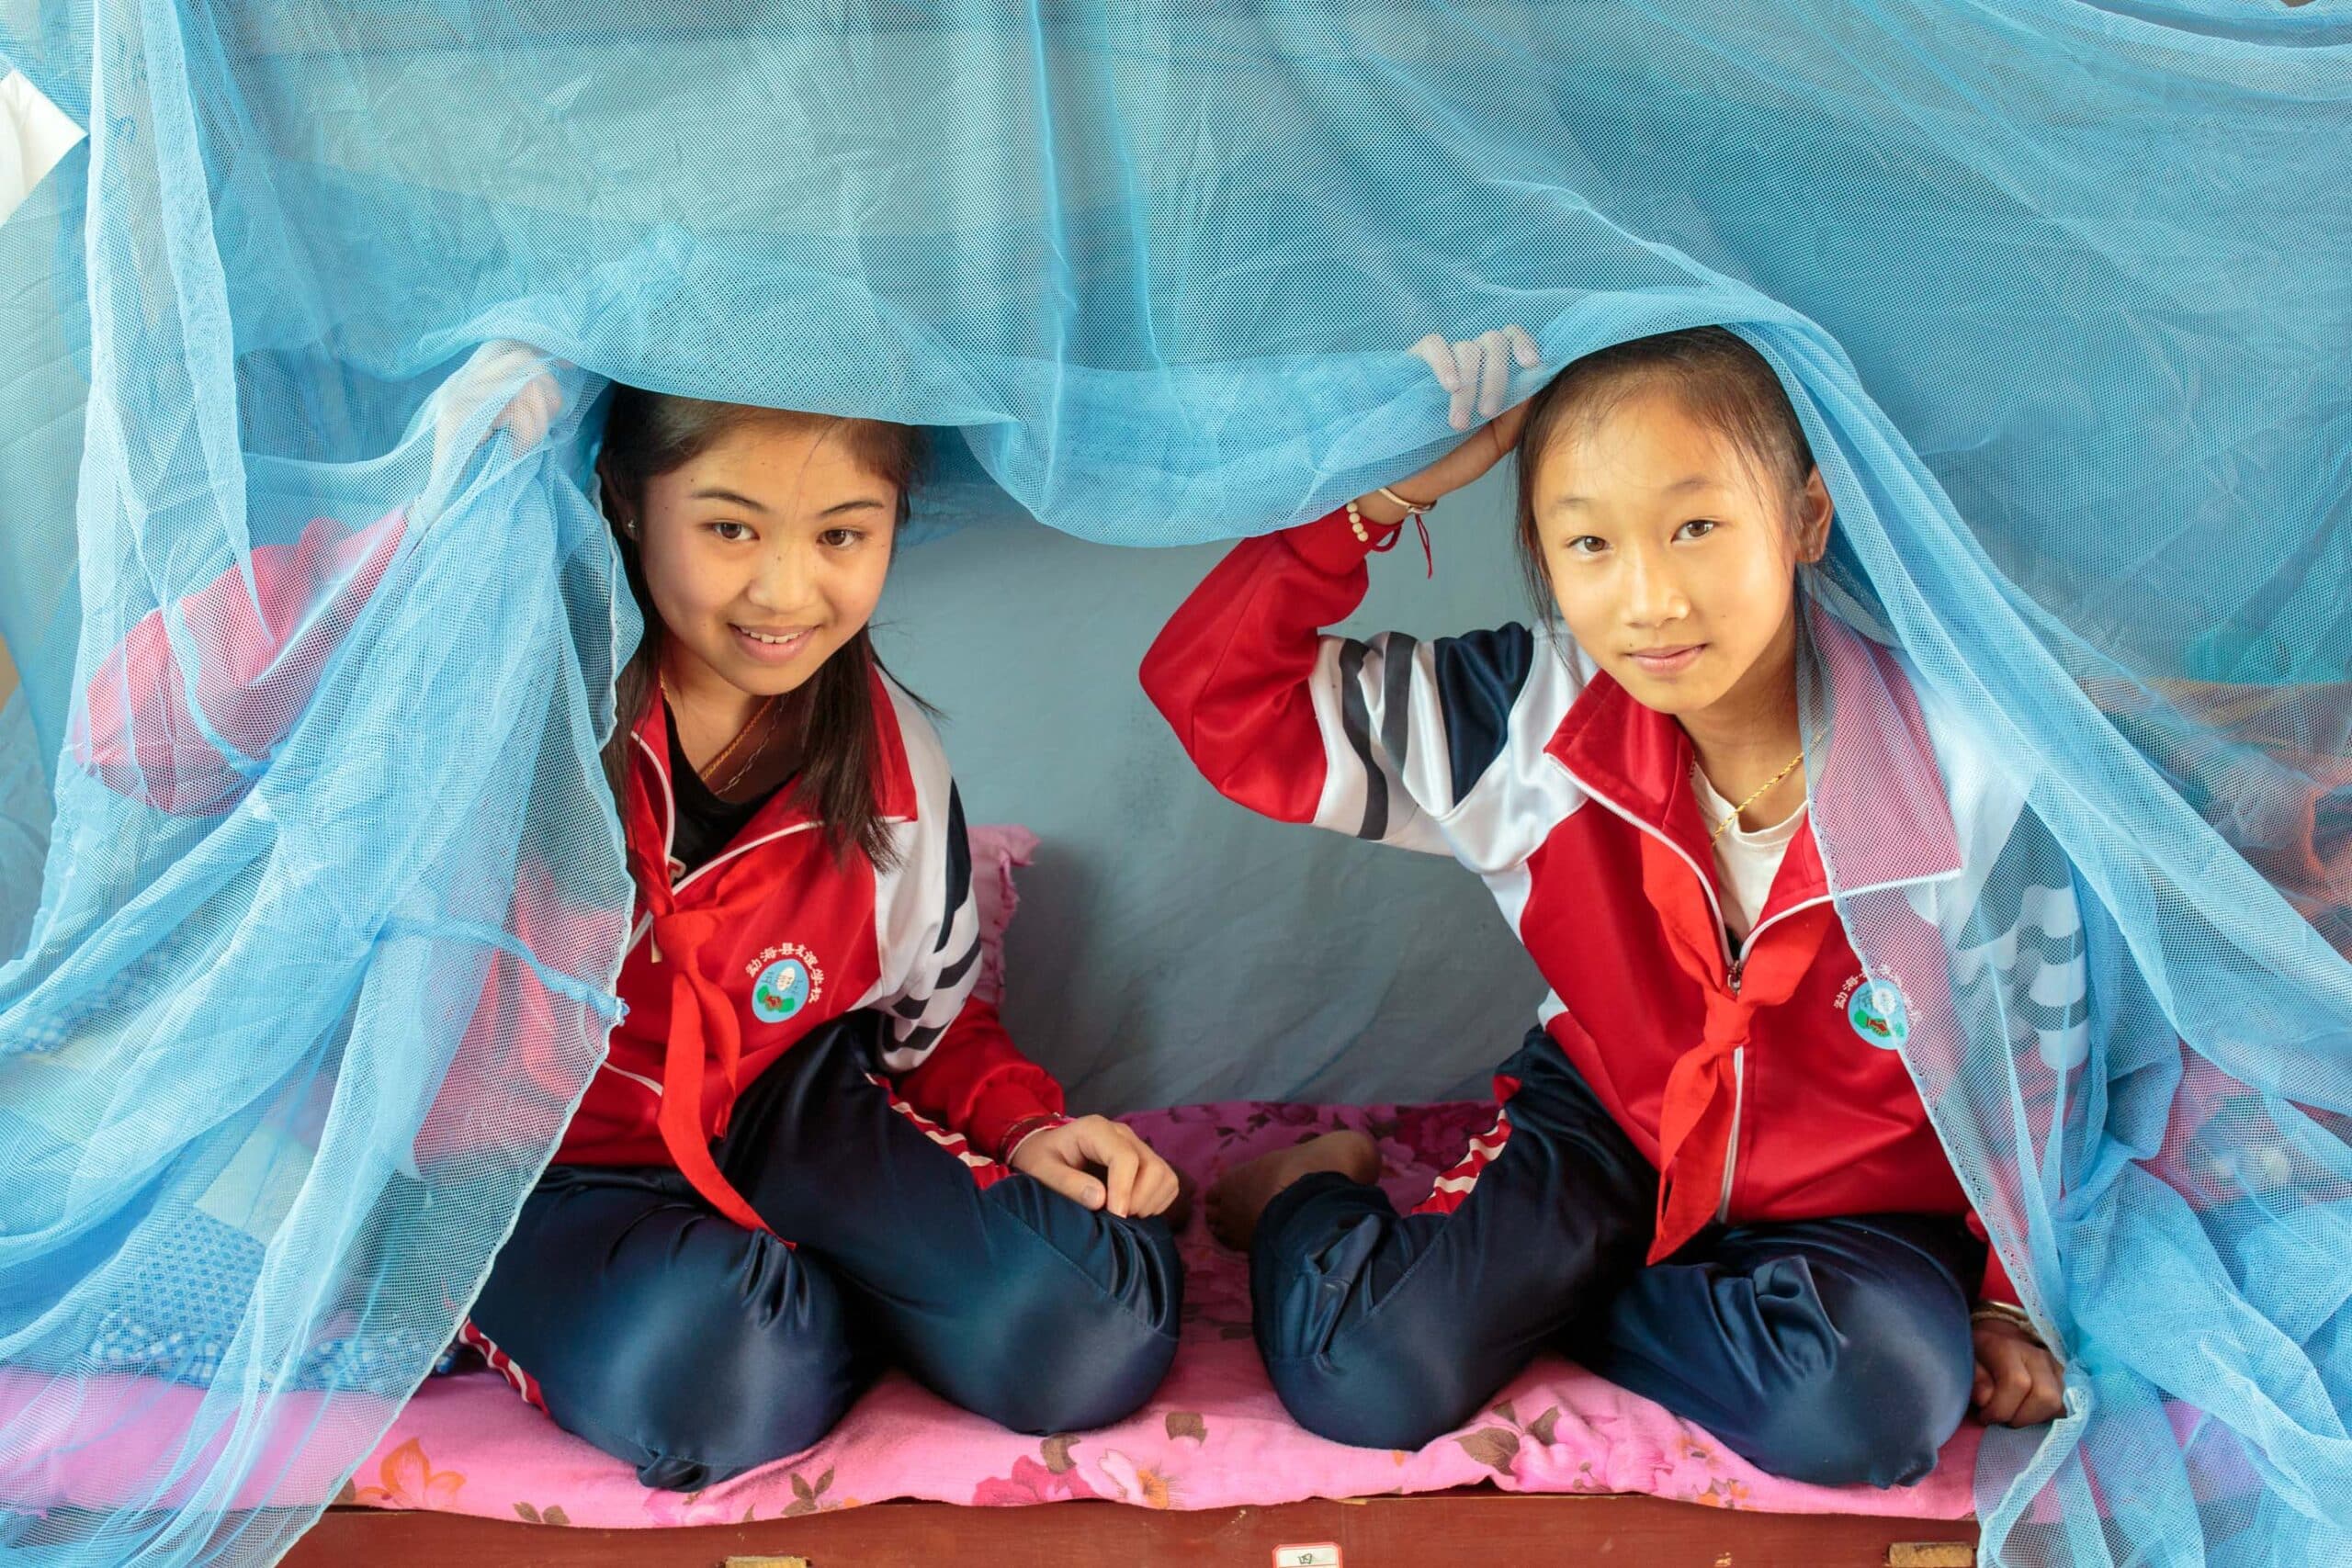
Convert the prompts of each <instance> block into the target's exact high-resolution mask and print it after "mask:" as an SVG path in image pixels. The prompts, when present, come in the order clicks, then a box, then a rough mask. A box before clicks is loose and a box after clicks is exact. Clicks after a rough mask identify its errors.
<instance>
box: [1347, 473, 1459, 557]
mask: <svg viewBox="0 0 2352 1568" xmlns="http://www.w3.org/2000/svg"><path fill="white" fill-rule="evenodd" d="M1373 493H1374V495H1384V496H1386V497H1387V498H1388V499H1389V500H1391V501H1393V502H1396V503H1397V505H1399V506H1401V507H1403V508H1404V509H1405V515H1404V516H1402V517H1399V518H1398V519H1397V521H1396V522H1394V523H1387V524H1383V525H1380V527H1381V531H1382V532H1383V533H1385V532H1387V531H1388V530H1389V529H1390V528H1402V527H1403V526H1404V525H1406V524H1407V523H1408V522H1411V521H1413V520H1414V519H1416V518H1419V517H1424V516H1427V515H1428V514H1429V513H1432V512H1435V511H1436V510H1437V502H1434V501H1430V502H1419V501H1407V500H1406V499H1405V498H1404V497H1403V496H1401V495H1398V494H1397V492H1396V491H1393V490H1390V489H1389V488H1388V487H1387V486H1386V485H1382V486H1381V487H1380V488H1379V489H1378V490H1376V491H1373ZM1348 526H1349V528H1351V530H1353V531H1354V533H1355V536H1356V540H1357V542H1358V543H1359V544H1365V545H1368V544H1370V543H1372V533H1371V531H1370V530H1369V529H1367V528H1366V527H1365V526H1364V521H1363V511H1362V510H1361V509H1359V508H1358V507H1357V505H1356V503H1355V502H1352V501H1351V502H1348Z"/></svg>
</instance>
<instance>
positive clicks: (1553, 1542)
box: [285, 1487, 1976, 1568]
mask: <svg viewBox="0 0 2352 1568" xmlns="http://www.w3.org/2000/svg"><path fill="white" fill-rule="evenodd" d="M1975 1541H1976V1526H1975V1524H1974V1523H1973V1521H1969V1520H1953V1519H1894V1518H1869V1517H1858V1516H1855V1515H1850V1514H1765V1513H1746V1512H1726V1511H1724V1510H1723V1509H1720V1508H1708V1507H1701V1506H1696V1505H1694V1504H1690V1503H1669V1502H1667V1501H1665V1500H1663V1499H1661V1498H1657V1497H1641V1496H1561V1495H1530V1494H1526V1493H1507V1492H1498V1491H1495V1490H1493V1489H1492V1488H1487V1487H1479V1488H1472V1489H1465V1490H1462V1491H1456V1492H1437V1493H1430V1494H1427V1495H1419V1496H1410V1497H1367V1498H1357V1499H1353V1500H1351V1501H1348V1502H1333V1501H1327V1500H1317V1501H1313V1502H1306V1503H1287V1504H1283V1505H1282V1506H1277V1507H1266V1508H1212V1509H1205V1510H1203V1511H1200V1512H1197V1513H1190V1512H1173V1511H1171V1512H1155V1511H1153V1510H1150V1509H1146V1508H1134V1507H1128V1506H1124V1505H1122V1504H1117V1503H1103V1502H1070V1503H1048V1504H1045V1505H1042V1506H1036V1507H1027V1508H964V1507H957V1506H954V1505H952V1504H946V1503H876V1504H870V1505H868V1506H865V1507H861V1508H853V1509H843V1510H842V1511H840V1512H837V1513H824V1514H815V1515H810V1516H808V1517H801V1518H793V1519H763V1520H761V1521H759V1522H758V1523H755V1524H746V1525H714V1526H702V1527H696V1528H693V1529H551V1528H548V1527H547V1526H540V1525H529V1524H525V1523H522V1522H520V1521H515V1522H508V1521H504V1520H498V1519H481V1518H472V1517H467V1516H465V1515H460V1514H424V1513H385V1512H381V1511H379V1510H376V1509H372V1508H334V1509H330V1510H329V1511H328V1512H327V1514H326V1517H323V1518H322V1519H321V1520H320V1521H319V1524H318V1526H317V1528H316V1529H312V1530H311V1532H310V1534H308V1535H307V1536H305V1537H303V1538H302V1540H301V1541H300V1543H299V1544H298V1545H297V1546H296V1547H295V1548H294V1550H293V1551H292V1552H291V1553H290V1554H288V1556H287V1558H286V1559H285V1562H286V1564H287V1565H288V1568H867V1565H869V1564H891V1565H897V1564H907V1565H910V1568H917V1565H920V1568H930V1565H933V1564H936V1565H938V1568H989V1565H992V1564H998V1563H1008V1564H1013V1565H1015V1568H1060V1565H1061V1564H1064V1563H1078V1564H1085V1565H1088V1568H1221V1565H1223V1564H1226V1563H1237V1564H1246V1565H1248V1568H1408V1565H1409V1568H1454V1565H1456V1564H1464V1565H1468V1564H1476V1565H1480V1568H1521V1565H1529V1568H1534V1565H1549V1564H1554V1563H1584V1562H1596V1563H1609V1564H1623V1568H1973V1564H1974V1563H1975V1561H1976V1550H1975ZM1317 1545H1325V1546H1326V1547H1327V1550H1326V1551H1324V1552H1322V1553H1319V1554H1303V1553H1301V1552H1299V1551H1291V1552H1288V1553H1285V1554H1284V1557H1283V1559H1282V1560H1278V1559H1277V1557H1276V1553H1277V1552H1278V1551H1282V1549H1283V1548H1294V1549H1295V1548H1306V1547H1312V1546H1317ZM1330 1549H1336V1550H1335V1551H1334V1550H1330Z"/></svg>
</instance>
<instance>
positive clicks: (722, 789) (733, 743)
mask: <svg viewBox="0 0 2352 1568" xmlns="http://www.w3.org/2000/svg"><path fill="white" fill-rule="evenodd" d="M662 697H663V698H664V699H665V700H666V701H667V702H668V703H669V705H670V711H671V712H673V713H675V712H677V710H678V694H677V693H675V692H673V691H672V690H671V689H670V681H669V678H668V677H667V676H664V677H662ZM773 706H775V697H774V696H773V695H769V696H765V697H762V698H761V699H760V705H759V706H758V707H755V708H753V709H752V716H751V717H749V718H747V719H745V720H744V721H743V728H741V729H739V730H737V731H736V732H735V739H732V740H729V742H728V743H727V747H726V749H725V750H722V751H720V752H719V753H718V756H716V757H713V758H712V759H711V760H710V761H707V762H705V763H704V764H703V765H702V766H701V767H700V768H699V769H697V770H696V772H697V773H699V774H700V776H701V778H702V780H703V782H704V783H705V784H709V785H710V793H711V794H713V795H724V794H725V793H726V792H727V790H728V788H729V787H730V786H732V785H733V784H734V783H735V782H736V780H738V779H741V777H742V776H743V775H744V773H747V772H749V771H750V769H751V766H752V762H754V761H758V760H759V755H760V752H761V751H764V750H767V742H766V741H764V740H763V741H762V742H761V743H760V746H759V750H754V751H753V752H752V754H751V756H750V757H747V758H745V759H744V761H743V765H742V766H741V767H740V768H738V769H736V770H735V773H734V776H733V777H731V778H729V780H728V781H727V783H726V784H710V775H711V774H713V773H717V772H718V767H719V764H720V763H722V762H724V761H727V759H728V758H729V757H732V756H733V755H734V754H735V748H736V747H738V746H741V744H743V738H744V737H745V736H747V735H749V734H751V733H752V730H753V729H755V728H758V727H759V722H760V720H762V719H763V718H765V717H766V716H767V714H768V709H769V708H771V707H773ZM679 750H684V747H683V746H681V747H680V748H679Z"/></svg>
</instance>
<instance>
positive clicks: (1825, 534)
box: [1797, 468, 1837, 564]
mask: <svg viewBox="0 0 2352 1568" xmlns="http://www.w3.org/2000/svg"><path fill="white" fill-rule="evenodd" d="M1836 512H1837V506H1836V504H1835V503H1834V502H1831V501H1830V499H1829V487H1828V486H1827V485H1826V484H1824V483H1822V481H1821V470H1820V469H1819V468H1815V469H1814V470H1813V471H1812V472H1811V473H1809V474H1807V475H1805V477H1804V491H1801V492H1800V493H1799V494H1798V497H1797V559H1799V560H1801V561H1804V562H1806V563H1808V564H1810V563H1812V562H1814V561H1817V560H1819V559H1820V558H1822V557H1823V556H1824V555H1826V554H1827V553H1828V550H1829V524H1830V519H1831V517H1832V516H1833V515H1834V514H1835V513H1836Z"/></svg>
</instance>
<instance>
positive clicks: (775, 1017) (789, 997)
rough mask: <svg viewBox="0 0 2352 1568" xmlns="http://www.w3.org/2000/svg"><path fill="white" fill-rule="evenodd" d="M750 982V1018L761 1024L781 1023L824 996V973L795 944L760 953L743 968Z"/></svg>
mask: <svg viewBox="0 0 2352 1568" xmlns="http://www.w3.org/2000/svg"><path fill="white" fill-rule="evenodd" d="M743 972H744V973H745V974H746V975H751V976H755V977H754V978H753V980H752V1016H753V1017H754V1018H757V1019H758V1020H759V1021H761V1022H762V1023H782V1022H783V1021H785V1020H786V1019H788V1018H791V1017H793V1016H794V1015H795V1014H797V1013H798V1012H799V1011H800V1010H802V1009H803V1008H806V1007H809V1006H812V1005H814V1004H815V1002H816V1000H817V998H819V997H820V996H822V995H823V994H824V990H825V971H824V969H823V968H822V967H821V966H820V964H818V962H817V955H816V954H815V953H811V952H809V950H808V949H807V948H805V947H803V946H801V945H800V944H799V943H798V942H778V943H776V944H775V946H774V947H771V948H767V949H764V950H763V951H762V952H761V953H759V955H758V956H756V957H754V958H753V959H752V961H751V962H750V963H749V964H745V965H744V966H743Z"/></svg>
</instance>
